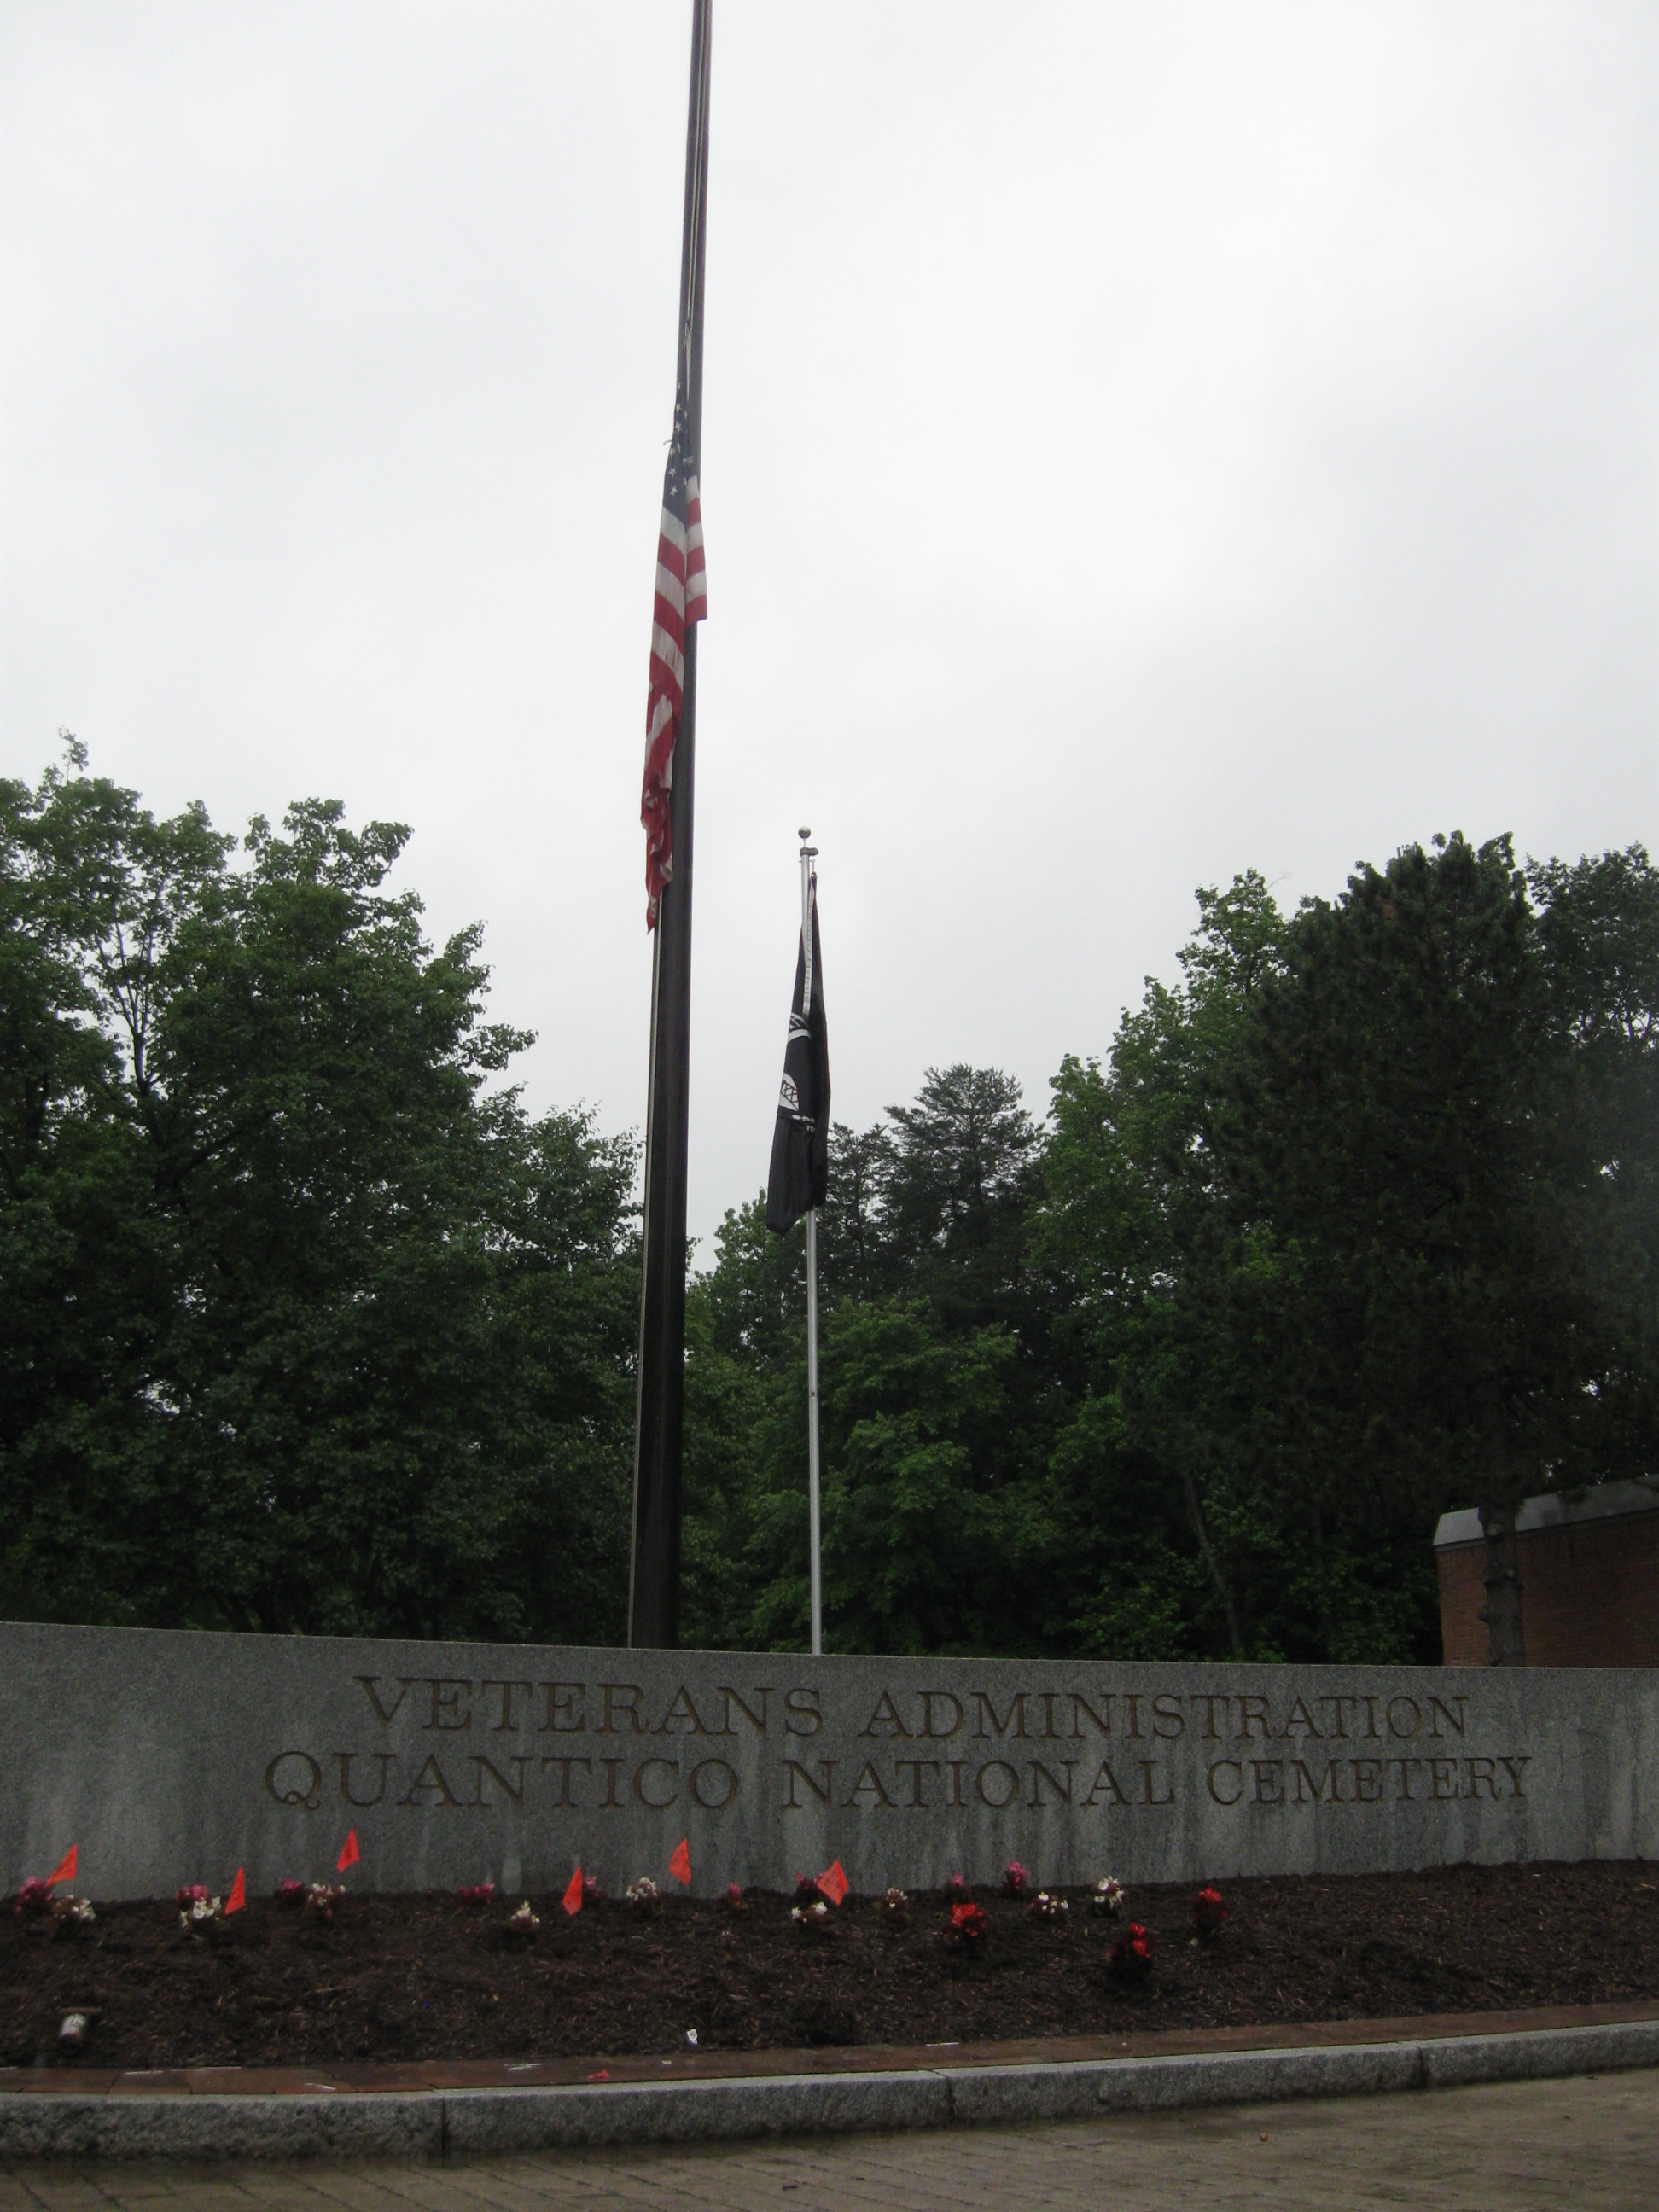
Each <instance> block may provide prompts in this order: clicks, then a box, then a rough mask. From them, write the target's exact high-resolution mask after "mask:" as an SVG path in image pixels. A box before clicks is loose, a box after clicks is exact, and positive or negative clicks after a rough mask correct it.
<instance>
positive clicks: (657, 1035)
mask: <svg viewBox="0 0 1659 2212" xmlns="http://www.w3.org/2000/svg"><path fill="white" fill-rule="evenodd" d="M710 4H711V0H693V5H692V10H691V93H690V112H689V114H688V118H687V121H686V131H685V217H684V227H683V229H682V232H681V238H680V319H679V344H680V354H679V362H678V381H679V388H680V391H681V392H682V393H683V395H684V408H685V421H686V425H687V429H688V433H689V447H690V452H691V453H696V454H701V453H702V281H703V248H704V243H705V240H706V239H707V235H708V222H707V197H708V51H709V14H710ZM700 627H701V625H700V624H697V623H690V624H688V625H687V629H686V633H685V675H684V685H683V692H684V703H683V706H682V708H681V713H680V726H679V734H678V737H677V738H675V741H674V771H673V773H674V780H673V785H672V795H671V810H670V821H671V852H672V854H673V864H674V872H673V874H672V875H671V878H669V880H668V882H667V883H666V884H665V885H664V887H663V890H662V897H661V903H660V905H659V908H658V914H657V927H656V930H655V932H654V933H653V945H654V951H653V967H652V973H651V1074H650V1089H649V1101H648V1104H647V1119H646V1129H645V1276H644V1281H643V1283H642V1285H641V1293H640V1375H639V1407H638V1413H637V1418H636V1420H635V1432H634V1533H633V1555H632V1559H631V1562H630V1566H629V1584H628V1641H629V1645H630V1646H631V1647H633V1648H635V1649H640V1648H645V1649H655V1650H671V1649H672V1648H673V1646H674V1645H675V1644H678V1642H679V1637H680V1494H681V1486H682V1478H683V1472H684V1426H685V1162H686V1138H687V1127H688V1110H689V1106H690V1075H691V854H692V826H693V824H692V817H693V811H694V806H693V802H694V799H695V794H696V728H697V631H698V629H699V628H700Z"/></svg>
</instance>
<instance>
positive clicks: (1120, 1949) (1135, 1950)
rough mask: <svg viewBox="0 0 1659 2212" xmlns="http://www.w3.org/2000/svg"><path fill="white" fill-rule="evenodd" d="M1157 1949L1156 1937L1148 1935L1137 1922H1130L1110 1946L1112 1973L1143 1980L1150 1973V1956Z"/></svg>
mask: <svg viewBox="0 0 1659 2212" xmlns="http://www.w3.org/2000/svg"><path fill="white" fill-rule="evenodd" d="M1157 1948H1158V1938H1157V1936H1150V1935H1148V1934H1147V1932H1146V1929H1144V1928H1143V1927H1142V1926H1141V1924H1140V1923H1139V1921H1138V1920H1132V1921H1131V1922H1130V1923H1129V1924H1128V1926H1127V1928H1126V1929H1124V1931H1123V1933H1122V1934H1121V1936H1119V1937H1118V1939H1117V1941H1116V1942H1115V1943H1114V1944H1113V1946H1112V1954H1111V1966H1112V1970H1113V1972H1115V1973H1119V1974H1131V1975H1133V1976H1135V1977H1136V1978H1145V1977H1146V1975H1148V1974H1150V1973H1151V1972H1152V1954H1153V1952H1154V1951H1155V1950H1157Z"/></svg>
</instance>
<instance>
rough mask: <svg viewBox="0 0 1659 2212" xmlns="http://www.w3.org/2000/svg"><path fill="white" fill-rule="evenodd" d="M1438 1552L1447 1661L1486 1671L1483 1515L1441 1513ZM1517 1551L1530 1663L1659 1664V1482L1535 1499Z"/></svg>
mask: <svg viewBox="0 0 1659 2212" xmlns="http://www.w3.org/2000/svg"><path fill="white" fill-rule="evenodd" d="M1434 1548H1435V1553H1436V1557H1437V1560H1438V1562H1439V1567H1440V1632H1441V1637H1442V1640H1443V1644H1444V1646H1445V1662H1446V1664H1447V1666H1449V1667H1484V1666H1485V1665H1486V1653H1487V1644H1486V1622H1485V1621H1484V1620H1481V1618H1480V1608H1481V1607H1482V1606H1483V1605H1484V1604H1485V1603H1486V1583H1485V1581H1484V1579H1483V1577H1485V1574H1486V1542H1485V1540H1484V1538H1483V1537H1482V1535H1481V1533H1480V1514H1479V1513H1478V1512H1477V1511H1475V1510H1474V1509H1473V1508H1469V1509H1468V1510H1465V1511H1463V1512H1462V1513H1444V1514H1443V1515H1442V1516H1441V1518H1440V1526H1439V1527H1438V1528H1437V1529H1436V1530H1435V1534H1434ZM1515 1549H1516V1565H1518V1567H1519V1569H1520V1571H1521V1624H1522V1635H1523V1636H1524V1638H1525V1639H1526V1647H1527V1663H1528V1666H1532V1667H1659V1478H1652V1479H1649V1480H1644V1481H1641V1482H1604V1483H1600V1484H1598V1485H1597V1486H1595V1488H1594V1489H1592V1490H1587V1491H1585V1492H1583V1493H1582V1495H1580V1496H1579V1497H1577V1498H1571V1497H1560V1498H1557V1497H1548V1498H1528V1500H1527V1502H1526V1504H1524V1505H1523V1506H1522V1508H1521V1511H1520V1513H1519V1515H1518V1516H1517V1518H1516V1544H1515Z"/></svg>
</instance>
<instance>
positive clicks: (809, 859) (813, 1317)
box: [800, 829, 823, 1659]
mask: <svg viewBox="0 0 1659 2212" xmlns="http://www.w3.org/2000/svg"><path fill="white" fill-rule="evenodd" d="M811 834H812V833H811V830H810V829H803V830H802V831H801V833H800V839H801V844H800V942H801V961H802V965H803V968H804V971H805V990H804V991H803V992H802V994H801V1016H802V1018H803V1019H804V1020H805V1021H807V1022H808V1023H810V1022H811V1015H812V985H813V981H814V978H813V975H812V894H813V891H814V889H815V888H816V885H817V869H816V868H815V867H814V866H812V863H813V861H814V860H816V859H817V846H816V845H809V844H808V843H807V842H806V840H807V839H808V838H809V837H810V836H811ZM815 1103H816V1102H815ZM806 1503H807V1512H808V1516H809V1518H810V1522H811V1566H812V1656H813V1657H814V1658H815V1659H816V1658H817V1656H819V1654H820V1653H821V1652H822V1651H823V1554H822V1553H821V1552H820V1550H819V1545H818V1216H817V1207H816V1206H808V1208H807V1210H806Z"/></svg>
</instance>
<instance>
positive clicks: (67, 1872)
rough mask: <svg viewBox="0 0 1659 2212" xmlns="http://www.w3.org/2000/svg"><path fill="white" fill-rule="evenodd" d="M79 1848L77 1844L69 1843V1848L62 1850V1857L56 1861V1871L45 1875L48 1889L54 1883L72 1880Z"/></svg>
mask: <svg viewBox="0 0 1659 2212" xmlns="http://www.w3.org/2000/svg"><path fill="white" fill-rule="evenodd" d="M80 1850H81V1846H80V1845H79V1844H70V1847H69V1849H68V1850H66V1851H65V1852H64V1856H63V1857H62V1858H61V1859H60V1860H59V1862H58V1871H57V1873H56V1874H50V1875H47V1876H46V1887H47V1888H48V1889H50V1888H52V1886H53V1885H54V1883H57V1882H60V1881H74V1879H75V1869H76V1862H77V1859H78V1857H79V1856H80Z"/></svg>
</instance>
